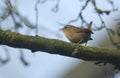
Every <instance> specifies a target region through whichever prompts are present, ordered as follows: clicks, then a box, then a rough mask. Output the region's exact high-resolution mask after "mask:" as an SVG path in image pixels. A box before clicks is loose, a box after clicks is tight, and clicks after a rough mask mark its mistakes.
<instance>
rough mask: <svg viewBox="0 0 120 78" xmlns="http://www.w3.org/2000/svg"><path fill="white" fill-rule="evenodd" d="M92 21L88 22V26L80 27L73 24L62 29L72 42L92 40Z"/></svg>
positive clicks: (80, 42) (79, 42)
mask: <svg viewBox="0 0 120 78" xmlns="http://www.w3.org/2000/svg"><path fill="white" fill-rule="evenodd" d="M91 26H92V21H91V22H90V23H89V24H88V26H87V28H80V27H75V26H72V25H66V26H64V28H62V29H61V30H62V31H63V33H64V34H65V36H66V37H67V38H68V39H69V40H70V41H71V42H72V43H78V44H82V43H87V41H88V40H92V38H91V34H93V32H92V31H91Z"/></svg>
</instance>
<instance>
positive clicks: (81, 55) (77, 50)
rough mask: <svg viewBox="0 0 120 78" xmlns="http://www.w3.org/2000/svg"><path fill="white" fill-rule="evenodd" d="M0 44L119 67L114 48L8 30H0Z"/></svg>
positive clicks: (118, 58)
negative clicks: (90, 45) (85, 44)
mask: <svg viewBox="0 0 120 78" xmlns="http://www.w3.org/2000/svg"><path fill="white" fill-rule="evenodd" d="M0 44H1V45H7V46H10V47H14V48H24V49H30V50H31V51H32V52H33V53H34V52H36V51H44V52H47V53H52V54H60V55H63V56H68V57H74V58H78V59H83V60H87V61H103V62H108V63H111V64H113V65H115V66H116V67H117V68H118V69H120V51H118V50H115V49H107V48H99V47H88V46H87V47H86V46H81V45H79V44H73V43H68V42H64V41H61V40H57V39H48V38H44V37H40V36H37V37H35V36H28V35H21V34H19V33H16V32H11V31H9V30H7V31H3V30H0Z"/></svg>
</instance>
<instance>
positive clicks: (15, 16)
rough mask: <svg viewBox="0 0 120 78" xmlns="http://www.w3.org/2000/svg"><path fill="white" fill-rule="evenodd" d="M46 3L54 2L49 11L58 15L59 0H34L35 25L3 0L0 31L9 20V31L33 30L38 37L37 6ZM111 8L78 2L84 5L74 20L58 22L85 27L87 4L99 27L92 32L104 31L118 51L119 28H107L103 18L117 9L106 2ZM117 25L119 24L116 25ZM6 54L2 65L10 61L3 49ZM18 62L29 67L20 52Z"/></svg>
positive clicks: (91, 0) (8, 0)
mask: <svg viewBox="0 0 120 78" xmlns="http://www.w3.org/2000/svg"><path fill="white" fill-rule="evenodd" d="M48 1H51V2H52V1H53V2H56V4H55V5H54V7H53V8H52V9H51V11H52V12H53V13H58V12H59V9H61V8H60V2H61V0H36V4H35V12H36V15H35V17H36V23H35V24H34V23H32V22H31V21H30V20H29V19H28V18H27V17H25V16H23V15H21V14H20V13H19V11H18V9H17V6H16V5H15V4H14V3H13V2H12V1H11V0H3V1H2V3H3V5H4V6H0V8H1V10H2V12H0V29H1V30H3V29H2V23H3V22H4V21H6V19H8V18H11V19H12V22H13V27H12V28H10V29H11V30H12V29H13V30H15V31H16V32H18V30H19V29H20V28H24V27H28V28H29V29H31V30H35V36H38V28H39V24H38V21H39V15H38V14H39V8H38V5H40V4H41V5H42V4H44V3H47V2H48ZM106 1H107V2H108V3H109V4H110V5H111V7H112V9H109V10H108V9H106V10H102V9H100V8H99V7H98V6H97V3H96V2H97V0H79V2H84V5H83V6H82V8H80V10H79V13H78V16H77V17H75V19H70V20H69V21H68V22H67V23H64V24H63V23H61V22H59V24H60V25H66V24H72V23H74V22H77V21H81V26H83V27H85V26H86V25H87V24H88V23H89V21H87V19H85V18H84V16H83V14H84V11H85V10H86V8H87V7H88V5H89V4H92V6H93V8H94V11H95V12H96V14H97V15H98V18H99V21H100V22H101V23H100V26H96V25H95V24H94V26H93V29H92V30H93V31H99V30H102V29H105V30H106V31H107V33H108V36H109V38H110V41H111V43H112V45H114V46H115V47H116V48H117V49H118V50H119V49H120V40H118V41H116V40H115V39H114V36H115V35H117V36H118V38H119V39H120V27H119V26H118V28H117V31H114V30H113V29H111V28H109V27H108V26H107V25H106V23H105V21H104V19H103V17H104V16H108V15H110V13H114V12H116V11H118V8H116V6H115V5H114V0H106ZM117 21H118V22H119V19H117ZM118 25H119V23H118ZM3 49H4V51H5V54H6V59H2V58H1V57H0V62H1V63H2V64H3V65H4V64H6V63H7V62H9V61H10V55H9V51H8V50H7V48H5V47H4V48H3ZM20 60H21V62H22V63H23V64H24V65H25V66H28V65H30V63H29V62H28V61H27V60H25V58H24V52H22V50H20ZM111 78H112V77H111Z"/></svg>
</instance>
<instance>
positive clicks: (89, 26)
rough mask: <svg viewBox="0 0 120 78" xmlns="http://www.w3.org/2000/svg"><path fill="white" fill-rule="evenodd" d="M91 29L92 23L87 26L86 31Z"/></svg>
mask: <svg viewBox="0 0 120 78" xmlns="http://www.w3.org/2000/svg"><path fill="white" fill-rule="evenodd" d="M91 28H92V21H91V22H90V23H89V24H88V27H87V29H88V30H91Z"/></svg>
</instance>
